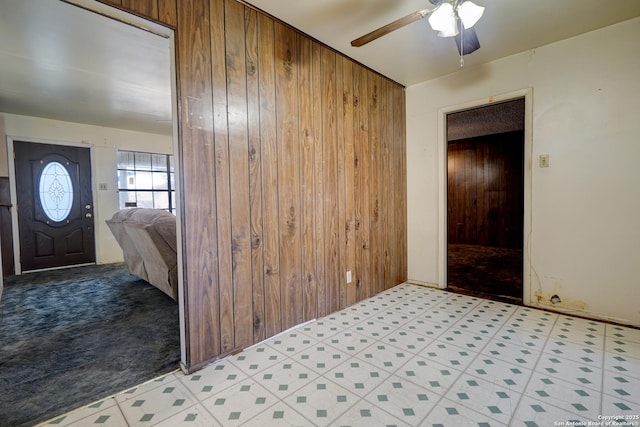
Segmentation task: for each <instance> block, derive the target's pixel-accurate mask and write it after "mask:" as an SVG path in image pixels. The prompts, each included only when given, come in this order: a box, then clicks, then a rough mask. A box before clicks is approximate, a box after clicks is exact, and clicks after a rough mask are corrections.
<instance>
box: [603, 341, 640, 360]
mask: <svg viewBox="0 0 640 427" xmlns="http://www.w3.org/2000/svg"><path fill="white" fill-rule="evenodd" d="M605 349H606V351H608V352H609V353H614V354H620V355H622V356H629V357H635V358H640V342H635V341H630V340H626V339H622V338H618V337H615V336H608V337H607V338H606V341H605Z"/></svg>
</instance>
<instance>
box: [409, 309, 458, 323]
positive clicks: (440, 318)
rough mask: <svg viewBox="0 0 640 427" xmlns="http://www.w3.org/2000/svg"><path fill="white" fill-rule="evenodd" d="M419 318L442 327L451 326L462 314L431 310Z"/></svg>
mask: <svg viewBox="0 0 640 427" xmlns="http://www.w3.org/2000/svg"><path fill="white" fill-rule="evenodd" d="M419 317H420V318H421V319H425V320H428V321H430V322H436V323H440V324H442V325H447V326H451V325H453V324H454V323H456V322H457V321H458V320H460V319H461V318H462V314H461V313H454V312H451V311H447V310H441V309H437V308H433V309H431V310H427V311H426V312H425V313H424V314H422V315H421V316H419Z"/></svg>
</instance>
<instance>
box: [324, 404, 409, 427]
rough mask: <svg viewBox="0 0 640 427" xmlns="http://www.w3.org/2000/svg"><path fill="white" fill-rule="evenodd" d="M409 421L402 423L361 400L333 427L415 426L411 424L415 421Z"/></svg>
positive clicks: (340, 417)
mask: <svg viewBox="0 0 640 427" xmlns="http://www.w3.org/2000/svg"><path fill="white" fill-rule="evenodd" d="M411 418H412V417H410V418H409V419H407V420H406V422H405V421H402V420H400V419H398V418H396V417H394V416H393V415H391V414H389V413H388V412H386V411H384V410H382V409H380V408H379V407H378V406H375V405H373V404H372V403H369V402H368V401H366V400H361V401H359V402H358V403H356V404H355V405H354V406H352V407H350V408H349V409H347V411H346V412H345V413H344V414H342V415H340V416H339V417H338V419H336V420H335V421H334V422H333V423H332V424H331V425H333V426H350V427H371V426H388V427H391V426H395V427H406V426H414V425H416V424H411V422H415V420H413V419H411Z"/></svg>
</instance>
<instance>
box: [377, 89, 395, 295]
mask: <svg viewBox="0 0 640 427" xmlns="http://www.w3.org/2000/svg"><path fill="white" fill-rule="evenodd" d="M381 83H382V86H381V90H380V118H381V120H382V123H381V125H382V129H381V136H380V137H381V144H380V148H381V150H382V153H381V156H380V163H381V166H380V168H379V174H380V188H381V191H380V200H381V203H380V219H381V243H382V247H381V250H380V256H381V260H382V277H381V281H382V289H383V290H384V289H388V288H390V287H392V286H394V285H395V283H392V279H391V268H392V262H391V257H392V254H391V233H390V230H389V228H390V224H391V207H390V204H391V200H392V197H393V192H392V187H391V175H392V174H393V170H394V169H393V168H392V157H391V143H392V135H393V114H392V113H393V110H390V108H389V99H393V98H392V96H391V93H390V90H391V83H390V82H389V81H388V80H386V79H384V78H383V79H381ZM390 113H391V114H390Z"/></svg>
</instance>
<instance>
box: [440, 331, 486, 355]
mask: <svg viewBox="0 0 640 427" xmlns="http://www.w3.org/2000/svg"><path fill="white" fill-rule="evenodd" d="M438 341H442V342H446V343H447V344H452V345H455V346H457V347H460V348H465V349H468V350H472V351H476V352H478V351H481V350H482V349H483V348H484V346H485V345H486V344H487V342H488V338H487V337H485V336H483V335H482V334H476V333H474V332H472V331H465V330H462V329H454V328H449V329H448V330H447V331H446V332H444V333H443V334H442V335H440V336H439V337H438Z"/></svg>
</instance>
